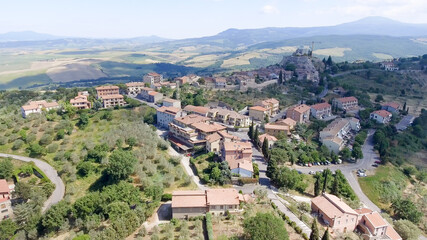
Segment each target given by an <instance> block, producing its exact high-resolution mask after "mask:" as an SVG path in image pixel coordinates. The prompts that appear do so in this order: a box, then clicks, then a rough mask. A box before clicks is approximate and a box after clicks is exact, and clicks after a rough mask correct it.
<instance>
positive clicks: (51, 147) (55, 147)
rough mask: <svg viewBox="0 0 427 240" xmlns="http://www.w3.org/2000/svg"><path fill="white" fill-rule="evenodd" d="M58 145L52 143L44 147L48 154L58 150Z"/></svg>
mask: <svg viewBox="0 0 427 240" xmlns="http://www.w3.org/2000/svg"><path fill="white" fill-rule="evenodd" d="M58 148H59V145H58V144H57V143H52V144H50V145H49V146H47V147H46V150H47V152H48V153H54V152H56V151H57V150H58Z"/></svg>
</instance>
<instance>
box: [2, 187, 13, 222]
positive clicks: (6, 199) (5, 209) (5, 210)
mask: <svg viewBox="0 0 427 240" xmlns="http://www.w3.org/2000/svg"><path fill="white" fill-rule="evenodd" d="M11 197H12V195H11V194H10V189H9V185H8V184H7V182H6V180H5V179H0V221H1V220H3V219H6V218H9V217H11V215H12V203H11V201H10V199H11Z"/></svg>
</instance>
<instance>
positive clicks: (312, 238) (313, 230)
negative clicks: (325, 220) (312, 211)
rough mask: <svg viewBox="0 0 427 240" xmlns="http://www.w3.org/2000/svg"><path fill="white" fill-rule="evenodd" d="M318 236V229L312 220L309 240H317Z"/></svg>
mask: <svg viewBox="0 0 427 240" xmlns="http://www.w3.org/2000/svg"><path fill="white" fill-rule="evenodd" d="M319 238H320V234H319V229H318V228H317V220H316V219H313V223H312V224H311V234H310V240H319Z"/></svg>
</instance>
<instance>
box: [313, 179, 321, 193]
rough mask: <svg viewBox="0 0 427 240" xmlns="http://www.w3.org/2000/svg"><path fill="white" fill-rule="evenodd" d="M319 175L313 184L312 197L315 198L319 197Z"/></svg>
mask: <svg viewBox="0 0 427 240" xmlns="http://www.w3.org/2000/svg"><path fill="white" fill-rule="evenodd" d="M320 178H321V177H320V175H319V176H318V177H317V178H316V182H315V183H314V195H315V196H319V195H320V189H321V187H322V186H321V184H322V183H321V180H320Z"/></svg>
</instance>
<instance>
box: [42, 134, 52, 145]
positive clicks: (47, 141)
mask: <svg viewBox="0 0 427 240" xmlns="http://www.w3.org/2000/svg"><path fill="white" fill-rule="evenodd" d="M51 143H52V136H51V135H50V134H46V133H45V134H43V136H42V137H41V138H40V141H39V144H40V145H42V146H46V145H49V144H51Z"/></svg>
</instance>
